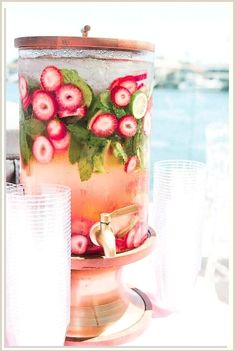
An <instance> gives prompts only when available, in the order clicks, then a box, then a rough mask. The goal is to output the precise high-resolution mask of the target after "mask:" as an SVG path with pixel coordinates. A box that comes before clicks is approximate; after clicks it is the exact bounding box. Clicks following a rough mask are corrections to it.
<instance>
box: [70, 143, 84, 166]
mask: <svg viewBox="0 0 235 352" xmlns="http://www.w3.org/2000/svg"><path fill="white" fill-rule="evenodd" d="M80 151H81V147H80V145H79V143H78V142H77V141H76V139H74V138H73V136H72V137H71V139H70V145H69V161H70V162H71V164H75V163H76V162H77V161H78V160H79V158H80V155H81V153H80Z"/></svg>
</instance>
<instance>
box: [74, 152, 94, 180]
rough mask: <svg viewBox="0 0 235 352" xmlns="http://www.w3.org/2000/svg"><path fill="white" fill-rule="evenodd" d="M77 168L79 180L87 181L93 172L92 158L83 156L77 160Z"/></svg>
mask: <svg viewBox="0 0 235 352" xmlns="http://www.w3.org/2000/svg"><path fill="white" fill-rule="evenodd" d="M78 169H79V174H80V180H81V181H82V182H83V181H87V180H89V178H90V177H91V175H92V173H93V160H92V159H87V158H85V157H83V158H82V159H80V160H79V162H78Z"/></svg>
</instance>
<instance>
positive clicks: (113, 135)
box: [16, 37, 153, 255]
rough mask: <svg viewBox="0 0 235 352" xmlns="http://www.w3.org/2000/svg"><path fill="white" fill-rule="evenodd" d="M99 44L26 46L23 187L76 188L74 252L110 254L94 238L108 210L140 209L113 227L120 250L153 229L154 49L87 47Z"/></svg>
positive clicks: (33, 42)
mask: <svg viewBox="0 0 235 352" xmlns="http://www.w3.org/2000/svg"><path fill="white" fill-rule="evenodd" d="M48 38H49V39H48ZM92 39H93V38H77V42H76V38H75V39H74V40H75V41H73V42H72V43H73V45H72V46H71V41H70V40H69V39H68V38H67V41H66V40H63V38H61V37H57V41H56V44H55V41H53V40H52V39H50V37H45V38H44V39H43V37H42V38H40V39H38V38H36V39H35V38H18V40H16V46H18V47H20V50H19V56H20V57H19V96H20V155H21V182H22V183H24V184H26V185H28V186H33V185H34V184H38V183H43V182H46V183H57V184H63V185H67V186H69V187H71V189H72V253H73V254H74V255H87V254H91V255H92V254H101V253H102V247H100V246H97V245H95V244H94V243H92V241H91V239H90V236H89V232H90V229H91V227H92V225H93V224H94V223H96V222H98V221H99V219H100V214H101V213H103V212H108V213H109V212H113V211H114V210H117V209H119V208H122V207H125V206H128V205H132V204H136V205H137V206H138V212H136V213H133V214H127V215H123V216H120V217H118V218H115V219H113V221H112V224H111V226H112V229H113V232H114V234H115V237H116V248H117V252H122V251H127V250H130V249H132V248H135V247H138V246H139V245H141V244H142V243H143V242H144V240H145V239H146V237H147V228H148V224H147V221H148V212H147V207H148V142H149V135H150V122H151V121H150V120H151V107H152V88H151V87H152V81H153V65H152V62H153V57H152V56H153V53H151V51H153V48H152V46H151V45H149V43H139V42H134V41H132V42H129V44H130V43H132V47H133V48H131V50H127V49H128V48H122V47H121V48H120V43H121V42H120V43H119V47H118V48H115V45H114V44H112V46H111V47H112V48H114V49H116V50H111V49H104V48H103V49H102V50H100V49H99V46H100V45H101V44H102V40H101V41H100V42H99V46H98V48H97V47H96V45H93V44H92V43H94V42H95V41H94V39H93V42H92V43H91V44H92V45H90V48H89V49H88V48H87V49H81V48H80V47H84V46H85V47H87V46H88V44H89V40H91V41H92ZM103 42H104V41H103ZM109 42H110V40H109ZM111 42H112V40H111ZM111 42H110V43H111ZM38 43H39V44H38ZM53 43H54V44H53ZM58 43H60V44H58ZM74 43H76V45H74ZM84 43H86V45H84ZM87 43H88V44H87ZM126 43H127V41H125V42H124V44H126ZM136 43H138V45H136ZM74 46H76V47H74ZM129 46H130V45H129ZM141 46H142V47H141ZM25 47H26V48H25ZM48 47H49V48H50V49H45V48H48ZM91 47H92V48H91ZM106 47H107V45H106ZM117 49H118V50H117Z"/></svg>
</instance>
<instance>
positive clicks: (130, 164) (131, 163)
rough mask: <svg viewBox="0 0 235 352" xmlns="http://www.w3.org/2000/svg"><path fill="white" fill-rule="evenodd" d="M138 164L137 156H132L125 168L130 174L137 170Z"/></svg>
mask: <svg viewBox="0 0 235 352" xmlns="http://www.w3.org/2000/svg"><path fill="white" fill-rule="evenodd" d="M137 164H138V158H137V156H130V157H129V159H128V160H127V161H126V163H125V165H124V170H125V171H126V172H127V173H128V174H129V173H131V172H133V171H135V169H136V167H137Z"/></svg>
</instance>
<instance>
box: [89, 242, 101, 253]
mask: <svg viewBox="0 0 235 352" xmlns="http://www.w3.org/2000/svg"><path fill="white" fill-rule="evenodd" d="M102 252H103V249H102V247H100V246H96V245H94V244H89V245H88V247H87V254H101V253H102Z"/></svg>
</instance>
